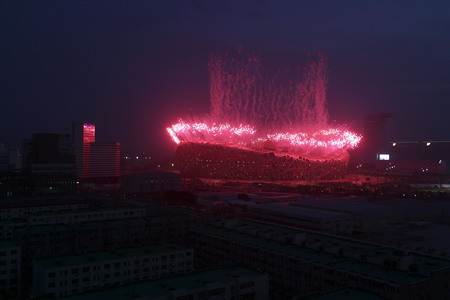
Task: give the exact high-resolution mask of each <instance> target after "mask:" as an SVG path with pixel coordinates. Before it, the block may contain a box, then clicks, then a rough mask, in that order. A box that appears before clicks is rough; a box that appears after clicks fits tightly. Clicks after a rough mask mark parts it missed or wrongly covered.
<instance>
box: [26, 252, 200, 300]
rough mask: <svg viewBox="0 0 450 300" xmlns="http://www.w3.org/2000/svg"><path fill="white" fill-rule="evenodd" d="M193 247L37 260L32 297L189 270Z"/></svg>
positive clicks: (87, 289)
mask: <svg viewBox="0 0 450 300" xmlns="http://www.w3.org/2000/svg"><path fill="white" fill-rule="evenodd" d="M193 263H194V256H193V250H192V249H189V248H185V247H182V246H177V245H173V244H166V245H158V246H144V247H139V248H125V249H119V250H114V251H109V252H93V253H88V254H85V255H78V256H62V257H57V258H50V259H41V260H36V261H35V262H34V265H33V296H39V295H46V294H49V295H53V296H56V297H62V296H69V295H76V294H80V293H84V292H88V291H91V290H95V289H99V288H105V287H110V286H121V285H124V284H128V283H131V282H136V281H141V280H154V279H159V278H163V277H167V276H174V275H181V274H187V273H190V272H192V270H193Z"/></svg>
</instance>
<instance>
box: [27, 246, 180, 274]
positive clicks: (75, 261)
mask: <svg viewBox="0 0 450 300" xmlns="http://www.w3.org/2000/svg"><path fill="white" fill-rule="evenodd" d="M180 250H188V248H186V247H183V246H179V245H175V244H164V245H149V246H143V247H137V248H124V249H117V250H113V251H109V252H92V253H88V254H84V255H73V256H59V257H56V258H47V259H38V260H36V261H35V263H36V264H39V265H40V266H41V267H42V268H43V269H54V268H64V267H70V266H81V265H86V264H92V263H95V262H107V261H114V260H123V259H124V258H125V257H139V256H147V255H151V254H159V253H170V252H175V251H180Z"/></svg>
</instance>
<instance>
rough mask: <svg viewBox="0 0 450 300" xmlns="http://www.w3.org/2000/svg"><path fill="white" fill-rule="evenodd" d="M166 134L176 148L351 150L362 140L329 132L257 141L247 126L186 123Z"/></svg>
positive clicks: (280, 135) (271, 136)
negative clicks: (266, 143)
mask: <svg viewBox="0 0 450 300" xmlns="http://www.w3.org/2000/svg"><path fill="white" fill-rule="evenodd" d="M166 130H167V132H168V133H169V135H170V136H171V138H172V140H173V141H174V142H175V143H176V144H180V143H182V142H206V143H208V142H209V143H211V142H225V143H227V144H230V143H231V144H237V145H243V144H247V145H254V146H256V145H258V144H259V143H261V142H264V141H266V140H270V141H275V142H277V144H278V145H279V146H280V147H293V148H294V149H292V150H293V151H295V150H299V149H300V148H305V147H306V148H326V149H349V148H354V147H356V146H357V145H358V143H359V141H360V140H361V136H359V135H357V134H355V133H353V132H350V131H346V130H340V129H334V128H331V129H326V130H320V131H316V132H313V133H311V134H308V133H304V132H299V133H273V134H267V135H266V136H264V137H258V136H257V135H256V130H255V129H254V128H253V127H251V126H248V125H243V124H241V125H239V126H238V127H233V126H231V125H230V124H228V123H225V124H217V123H212V124H211V125H209V124H207V123H186V122H183V121H180V122H179V123H176V124H174V125H172V126H171V127H168V128H167V129H166Z"/></svg>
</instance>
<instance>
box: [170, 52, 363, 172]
mask: <svg viewBox="0 0 450 300" xmlns="http://www.w3.org/2000/svg"><path fill="white" fill-rule="evenodd" d="M209 69H210V81H211V88H210V100H211V113H210V114H209V115H208V116H205V117H203V118H196V120H193V121H190V122H186V121H183V120H180V121H179V122H178V123H175V124H173V125H171V126H169V127H167V129H166V130H167V132H168V133H169V135H170V137H171V138H172V140H173V141H174V142H175V143H176V144H177V149H176V155H177V159H178V166H179V167H180V172H181V174H182V175H183V176H184V177H187V178H198V179H201V178H205V179H218V180H230V181H232V180H248V181H305V180H324V179H338V178H340V177H342V176H343V175H344V172H345V170H346V167H347V164H348V160H349V154H348V152H347V149H349V148H354V147H356V146H357V144H358V143H359V141H360V140H361V136H359V135H357V134H355V133H353V132H351V131H349V130H347V128H346V127H345V126H334V127H332V126H330V125H329V124H328V114H327V111H326V99H325V96H326V85H327V79H326V65H325V61H324V58H323V57H319V60H318V61H311V62H310V63H309V65H308V68H306V74H305V75H304V76H303V77H302V79H303V80H302V81H299V82H296V81H294V80H292V79H291V80H287V83H282V82H280V80H267V79H265V78H264V77H263V76H262V75H261V74H260V71H259V59H256V58H254V57H244V58H240V59H236V58H232V59H229V58H227V57H223V56H213V57H212V59H211V62H210V64H209ZM293 82H294V83H293ZM248 124H252V125H248Z"/></svg>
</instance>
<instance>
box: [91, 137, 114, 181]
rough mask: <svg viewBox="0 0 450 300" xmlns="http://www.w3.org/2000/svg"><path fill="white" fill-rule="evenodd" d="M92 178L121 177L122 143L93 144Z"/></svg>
mask: <svg viewBox="0 0 450 300" xmlns="http://www.w3.org/2000/svg"><path fill="white" fill-rule="evenodd" d="M90 155H91V164H90V177H92V178H108V177H109V178H116V179H119V177H120V143H99V142H96V143H92V144H91V153H90Z"/></svg>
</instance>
